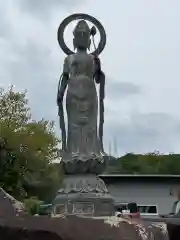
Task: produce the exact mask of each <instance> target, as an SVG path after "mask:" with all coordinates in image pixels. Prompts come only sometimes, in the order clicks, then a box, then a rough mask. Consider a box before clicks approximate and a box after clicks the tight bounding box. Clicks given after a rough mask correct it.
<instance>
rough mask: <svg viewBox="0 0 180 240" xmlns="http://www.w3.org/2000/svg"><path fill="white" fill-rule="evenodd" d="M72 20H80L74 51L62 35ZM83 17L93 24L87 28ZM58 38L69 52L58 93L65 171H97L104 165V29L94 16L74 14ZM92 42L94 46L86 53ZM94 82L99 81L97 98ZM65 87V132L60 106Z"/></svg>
mask: <svg viewBox="0 0 180 240" xmlns="http://www.w3.org/2000/svg"><path fill="white" fill-rule="evenodd" d="M73 20H79V21H78V23H77V25H76V27H75V29H74V31H73V36H74V38H73V45H74V50H75V52H73V51H71V50H70V49H69V48H68V47H67V46H66V44H65V42H64V37H63V34H64V30H65V27H66V26H67V25H68V24H69V23H70V22H71V21H73ZM86 21H90V22H91V23H93V24H94V25H95V26H93V27H92V28H91V29H90V27H89V26H88V24H87V22H86ZM96 27H97V29H98V30H99V32H100V42H99V45H98V47H97V48H96V47H95V44H94V36H95V34H96ZM91 38H92V40H91ZM58 41H59V44H60V47H61V48H62V50H63V51H64V52H65V53H66V54H67V55H68V56H67V57H66V58H65V60H64V66H63V73H62V75H61V77H60V81H59V86H58V93H57V105H58V108H59V113H58V114H59V118H60V128H61V132H62V163H63V165H64V169H65V172H66V173H71V174H72V173H98V172H100V171H101V170H102V167H103V166H104V158H103V156H104V149H103V123H104V88H105V75H104V73H103V72H102V70H101V63H100V59H99V57H98V56H99V54H100V53H101V52H102V51H103V49H104V47H105V44H106V33H105V30H104V28H103V26H102V25H101V24H100V22H99V21H98V20H97V19H95V18H93V17H91V16H89V15H86V14H73V15H71V16H69V17H68V18H66V19H65V20H64V21H63V22H62V23H61V25H60V26H59V29H58ZM92 42H93V44H94V48H95V49H94V51H93V52H91V53H88V50H90V46H91V43H92ZM96 84H98V85H99V99H98V95H97V91H96ZM66 88H67V94H66V111H67V133H66V128H65V121H64V110H63V98H64V93H65V91H66ZM98 109H99V125H98Z"/></svg>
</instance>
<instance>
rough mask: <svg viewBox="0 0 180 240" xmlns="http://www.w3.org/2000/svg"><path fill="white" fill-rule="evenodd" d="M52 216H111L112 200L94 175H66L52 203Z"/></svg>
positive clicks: (112, 210) (103, 185)
mask: <svg viewBox="0 0 180 240" xmlns="http://www.w3.org/2000/svg"><path fill="white" fill-rule="evenodd" d="M53 214H55V215H57V214H74V215H88V216H113V215H114V199H113V198H112V197H111V196H110V194H109V192H108V189H107V188H106V185H105V183H104V181H103V180H102V179H100V178H99V177H97V176H96V175H69V176H68V175H66V176H65V179H64V182H63V184H62V187H61V188H60V189H59V191H58V194H57V196H56V198H55V199H54V201H53Z"/></svg>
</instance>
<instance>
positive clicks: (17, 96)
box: [0, 87, 62, 199]
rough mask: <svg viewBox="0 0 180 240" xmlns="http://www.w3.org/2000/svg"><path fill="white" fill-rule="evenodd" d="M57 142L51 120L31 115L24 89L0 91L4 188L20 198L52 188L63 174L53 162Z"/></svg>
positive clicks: (0, 180) (0, 174)
mask: <svg viewBox="0 0 180 240" xmlns="http://www.w3.org/2000/svg"><path fill="white" fill-rule="evenodd" d="M58 143H59V139H58V138H57V137H56V136H55V134H54V123H53V122H50V121H46V120H44V119H41V120H40V121H35V120H33V119H32V118H31V113H30V109H29V107H28V100H27V98H26V92H23V93H20V92H15V91H14V90H13V88H12V87H11V88H10V89H9V90H8V91H7V92H5V91H4V90H1V91H0V185H1V186H2V187H3V188H4V189H5V190H6V191H7V192H9V193H10V194H12V195H13V196H15V197H16V198H19V199H22V198H24V197H25V196H27V197H28V196H29V197H30V196H34V193H35V194H36V195H35V196H38V192H43V191H44V188H46V190H47V189H50V190H51V192H52V189H54V187H57V185H59V183H60V181H61V175H62V174H61V171H60V169H59V167H58V168H57V166H56V165H54V164H53V160H55V159H56V158H57V154H58V151H59V150H58V147H57V146H58ZM52 186H54V187H52ZM41 188H43V190H42V191H41ZM37 189H38V190H37ZM40 195H41V197H42V198H43V194H40Z"/></svg>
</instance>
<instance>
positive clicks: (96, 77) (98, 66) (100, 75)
mask: <svg viewBox="0 0 180 240" xmlns="http://www.w3.org/2000/svg"><path fill="white" fill-rule="evenodd" d="M94 66H95V70H94V80H95V81H96V83H97V84H99V83H100V82H101V79H102V78H104V73H103V71H102V69H101V61H100V59H99V58H98V57H97V56H94Z"/></svg>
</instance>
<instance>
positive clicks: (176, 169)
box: [106, 152, 180, 174]
mask: <svg viewBox="0 0 180 240" xmlns="http://www.w3.org/2000/svg"><path fill="white" fill-rule="evenodd" d="M106 172H108V173H120V174H180V154H169V155H163V154H160V153H159V152H154V153H147V154H144V155H143V154H133V153H128V154H126V155H125V156H123V157H120V158H118V159H116V161H113V165H112V164H110V166H108V167H107V169H106Z"/></svg>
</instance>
